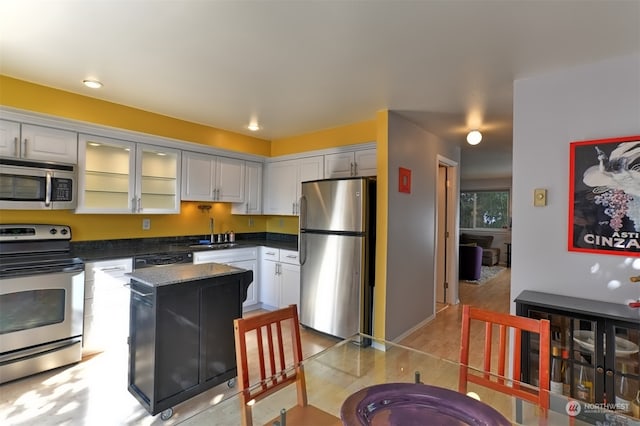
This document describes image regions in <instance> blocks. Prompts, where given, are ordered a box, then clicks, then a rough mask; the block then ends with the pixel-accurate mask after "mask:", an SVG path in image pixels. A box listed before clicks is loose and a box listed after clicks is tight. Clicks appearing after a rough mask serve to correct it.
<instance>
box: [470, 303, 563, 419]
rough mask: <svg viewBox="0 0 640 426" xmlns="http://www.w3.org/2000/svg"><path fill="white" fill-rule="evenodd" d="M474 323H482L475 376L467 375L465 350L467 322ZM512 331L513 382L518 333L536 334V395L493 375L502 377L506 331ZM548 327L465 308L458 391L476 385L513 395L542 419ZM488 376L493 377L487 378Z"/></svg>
mask: <svg viewBox="0 0 640 426" xmlns="http://www.w3.org/2000/svg"><path fill="white" fill-rule="evenodd" d="M472 320H477V321H481V322H484V323H485V327H484V358H483V366H482V369H481V371H483V372H485V374H482V375H477V374H470V373H469V368H468V367H469V349H470V337H471V321H472ZM494 325H497V326H498V339H499V348H498V351H499V352H498V365H497V368H495V369H493V370H492V365H491V361H492V357H491V346H492V331H493V326H494ZM508 329H512V330H513V331H514V332H513V335H514V339H513V342H512V343H513V346H512V347H513V365H512V375H511V377H512V378H513V379H514V380H517V381H520V359H521V358H520V350H521V341H522V332H523V331H528V332H529V333H536V334H538V335H539V337H540V340H539V341H540V347H539V358H538V359H539V365H538V383H539V385H538V388H539V389H540V391H539V392H533V391H532V390H531V389H530V388H528V387H526V388H525V387H521V386H519V383H514V382H510V381H505V380H501V379H500V378H499V377H496V376H495V375H496V374H497V375H499V376H500V377H505V373H506V371H505V366H506V364H507V363H506V360H507V358H508V357H509V347H508V346H507V330H508ZM550 345H551V340H550V323H549V321H548V320H545V319H541V320H536V319H533V318H526V317H520V316H515V315H510V314H505V313H499V312H491V311H486V310H482V309H478V308H474V307H471V306H469V305H463V307H462V339H461V344H460V363H461V364H462V366H461V368H460V376H459V384H458V390H459V391H460V392H461V393H464V394H466V393H467V383H476V384H479V385H482V386H485V387H488V388H491V389H495V390H497V391H499V392H503V393H505V394H508V395H513V396H516V397H518V398H521V399H523V400H526V401H530V402H533V403H536V404H537V405H538V406H539V407H540V408H541V409H542V410H544V416H542V417H543V418H544V417H546V410H547V409H548V408H549V362H550ZM489 373H492V374H493V375H491V374H489Z"/></svg>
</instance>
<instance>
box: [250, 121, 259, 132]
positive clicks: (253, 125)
mask: <svg viewBox="0 0 640 426" xmlns="http://www.w3.org/2000/svg"><path fill="white" fill-rule="evenodd" d="M247 129H249V130H251V131H252V132H257V131H258V130H260V126H259V125H258V123H251V124H249V125H248V126H247Z"/></svg>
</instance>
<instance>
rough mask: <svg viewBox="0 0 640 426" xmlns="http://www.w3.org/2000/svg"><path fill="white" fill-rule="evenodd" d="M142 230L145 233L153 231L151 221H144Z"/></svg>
mask: <svg viewBox="0 0 640 426" xmlns="http://www.w3.org/2000/svg"><path fill="white" fill-rule="evenodd" d="M142 229H143V230H144V231H148V230H149V229H151V219H142Z"/></svg>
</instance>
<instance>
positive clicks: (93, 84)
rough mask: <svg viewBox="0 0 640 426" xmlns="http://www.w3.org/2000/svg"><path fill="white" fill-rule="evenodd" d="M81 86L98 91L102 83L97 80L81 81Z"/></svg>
mask: <svg viewBox="0 0 640 426" xmlns="http://www.w3.org/2000/svg"><path fill="white" fill-rule="evenodd" d="M82 84H84V85H85V86H87V87H90V88H92V89H99V88H101V87H102V83H100V82H99V81H98V80H82Z"/></svg>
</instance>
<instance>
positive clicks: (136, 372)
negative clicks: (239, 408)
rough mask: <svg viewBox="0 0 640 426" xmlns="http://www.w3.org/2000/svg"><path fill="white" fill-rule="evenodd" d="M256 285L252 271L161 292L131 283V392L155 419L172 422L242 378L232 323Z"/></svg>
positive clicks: (178, 285) (178, 286) (189, 282)
mask: <svg viewBox="0 0 640 426" xmlns="http://www.w3.org/2000/svg"><path fill="white" fill-rule="evenodd" d="M252 280H253V273H252V272H251V271H242V272H238V273H236V274H231V275H224V276H218V277H211V278H205V279H199V280H194V281H188V282H182V283H178V284H174V285H164V286H158V287H151V286H149V285H146V284H141V283H139V282H136V281H135V279H132V280H131V284H130V286H131V303H130V330H129V386H128V388H129V392H130V393H131V394H132V395H133V396H134V397H136V399H137V400H138V401H139V402H140V403H141V404H142V405H143V406H144V407H145V409H146V410H147V411H148V412H149V413H150V414H151V415H155V414H157V413H159V412H161V411H165V410H170V411H169V414H168V415H167V417H169V416H170V415H171V413H172V407H173V406H174V405H176V404H178V403H180V402H183V401H185V400H187V399H189V398H191V397H193V396H195V395H197V394H199V393H201V392H204V391H205V390H207V389H210V388H211V387H213V386H216V385H218V384H220V383H223V382H225V381H229V380H231V379H233V378H235V377H236V376H237V369H236V360H235V343H234V336H233V320H234V319H235V318H239V317H241V316H242V302H243V301H244V299H245V298H246V292H247V288H248V287H249V284H250V283H251V282H252ZM164 415H165V413H163V416H164Z"/></svg>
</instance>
